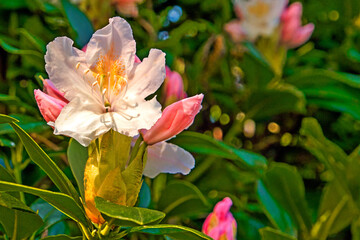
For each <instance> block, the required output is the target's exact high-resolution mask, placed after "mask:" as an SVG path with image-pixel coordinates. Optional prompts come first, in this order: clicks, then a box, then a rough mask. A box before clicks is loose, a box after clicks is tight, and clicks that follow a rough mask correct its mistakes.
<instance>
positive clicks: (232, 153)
mask: <svg viewBox="0 0 360 240" xmlns="http://www.w3.org/2000/svg"><path fill="white" fill-rule="evenodd" d="M171 142H172V143H174V144H176V145H178V146H180V147H182V148H184V149H185V150H188V151H189V152H194V153H201V154H207V155H214V156H218V157H222V158H227V159H231V160H234V161H236V162H237V163H238V164H240V165H241V166H242V167H243V168H245V169H254V170H256V169H258V170H259V169H260V170H261V169H264V168H266V165H267V161H266V159H265V158H264V157H263V156H261V155H259V154H256V153H252V152H250V151H247V150H244V149H236V148H234V147H231V146H229V145H227V144H225V143H223V142H220V141H217V140H215V139H213V138H211V137H209V136H207V135H204V134H200V133H196V132H190V131H186V132H183V133H181V134H179V135H177V136H176V138H174V139H172V140H171Z"/></svg>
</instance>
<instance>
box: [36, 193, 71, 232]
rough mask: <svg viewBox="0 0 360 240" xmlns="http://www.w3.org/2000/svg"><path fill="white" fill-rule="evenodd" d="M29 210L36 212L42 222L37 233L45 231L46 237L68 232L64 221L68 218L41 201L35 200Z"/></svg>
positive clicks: (39, 199)
mask: <svg viewBox="0 0 360 240" xmlns="http://www.w3.org/2000/svg"><path fill="white" fill-rule="evenodd" d="M30 208H31V209H32V210H33V211H35V212H37V213H38V214H39V216H40V217H41V218H42V219H43V221H44V224H43V226H42V227H41V228H40V229H39V230H38V233H43V232H44V231H46V232H47V234H48V235H57V234H62V233H64V232H66V231H67V230H68V224H67V223H66V221H65V220H68V219H69V218H68V217H67V216H66V215H64V214H63V213H62V212H60V211H59V210H57V209H56V208H54V207H53V206H51V205H50V204H49V203H48V202H46V201H44V200H43V199H41V198H38V199H36V200H35V202H33V203H32V204H31V206H30Z"/></svg>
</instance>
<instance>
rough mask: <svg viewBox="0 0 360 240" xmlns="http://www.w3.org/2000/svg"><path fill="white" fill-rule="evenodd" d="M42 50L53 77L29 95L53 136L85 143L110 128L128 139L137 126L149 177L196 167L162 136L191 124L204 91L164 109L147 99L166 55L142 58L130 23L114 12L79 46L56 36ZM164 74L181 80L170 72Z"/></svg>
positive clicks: (157, 53)
mask: <svg viewBox="0 0 360 240" xmlns="http://www.w3.org/2000/svg"><path fill="white" fill-rule="evenodd" d="M47 49H48V52H47V54H46V57H45V59H46V62H47V64H46V69H47V71H48V73H49V77H50V79H51V80H48V79H47V80H44V92H42V91H40V90H35V92H34V93H35V98H36V101H37V103H38V106H39V109H40V112H41V114H42V115H43V117H44V119H45V120H46V121H47V122H48V124H49V125H51V126H52V127H53V128H54V133H55V134H62V135H66V136H70V137H73V138H74V139H76V140H77V141H78V142H79V143H81V144H82V145H84V146H87V145H89V143H90V142H91V141H92V140H94V139H96V138H98V137H99V136H101V135H103V134H104V133H106V132H108V131H109V130H110V129H113V130H115V131H117V132H119V133H121V134H124V135H127V136H130V137H137V136H138V134H139V130H141V132H142V133H143V136H144V140H145V142H146V143H147V144H149V145H150V146H149V147H148V161H147V164H146V167H145V169H144V174H145V175H146V176H149V177H155V176H156V175H157V174H159V173H160V172H168V173H182V174H188V173H189V172H190V170H191V169H192V168H193V167H194V165H195V160H194V158H193V157H192V156H191V154H190V153H188V152H186V151H185V150H183V149H181V148H179V147H177V146H176V145H173V144H170V143H165V142H164V141H165V140H167V139H169V138H171V137H173V136H175V135H176V134H178V133H180V132H181V131H183V130H184V129H186V128H188V127H189V126H190V125H191V124H192V122H193V120H194V118H195V116H196V114H197V113H198V112H199V111H200V109H201V101H202V99H203V95H202V94H201V95H197V96H194V97H191V98H187V99H183V100H181V101H179V102H176V103H174V104H172V105H170V106H168V107H167V108H165V110H164V112H163V113H161V110H160V108H161V106H160V104H159V103H158V102H157V101H156V99H155V98H153V99H152V100H150V101H146V100H144V98H145V97H146V96H148V95H149V94H151V93H153V92H154V91H155V90H156V89H157V88H158V87H159V86H160V85H161V83H162V82H163V80H164V78H165V58H164V57H165V54H164V53H162V52H161V51H160V50H156V49H152V50H151V51H150V54H149V57H148V58H145V59H143V61H141V60H140V59H139V58H138V57H137V56H136V55H135V41H134V40H133V37H132V32H131V28H130V26H129V24H128V23H127V22H126V21H125V20H123V19H121V18H119V17H116V18H113V19H110V24H109V25H107V26H106V27H104V28H103V29H100V30H98V31H97V32H96V33H95V34H94V35H93V37H92V39H91V40H90V42H89V44H88V45H86V47H85V48H84V49H83V51H80V50H78V49H76V48H74V47H72V41H71V40H70V39H68V38H65V37H63V38H57V39H55V41H53V42H52V43H50V44H49V45H48V47H47ZM168 71H169V70H168ZM168 75H171V76H170V78H173V77H172V76H174V75H175V78H178V77H179V76H177V75H176V74H175V73H173V72H168ZM180 78H181V77H180ZM181 97H185V93H184V94H183V95H181ZM160 117H161V118H160ZM159 118H160V119H159ZM158 119H159V120H158ZM155 122H156V124H155ZM154 124H155V125H154ZM153 125H154V126H153ZM147 130H148V131H147Z"/></svg>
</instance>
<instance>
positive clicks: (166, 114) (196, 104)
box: [141, 94, 204, 145]
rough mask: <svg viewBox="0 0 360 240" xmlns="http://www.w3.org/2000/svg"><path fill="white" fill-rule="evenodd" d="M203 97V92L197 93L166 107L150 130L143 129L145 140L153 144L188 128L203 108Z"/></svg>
mask: <svg viewBox="0 0 360 240" xmlns="http://www.w3.org/2000/svg"><path fill="white" fill-rule="evenodd" d="M203 97H204V95H203V94H199V95H195V96H193V97H189V98H185V99H183V100H181V101H178V102H175V103H173V104H171V105H170V106H168V107H166V108H165V109H164V111H163V113H162V116H161V118H160V119H159V120H158V121H157V122H156V123H155V125H154V126H153V127H152V128H150V130H148V131H146V130H142V131H141V133H142V135H143V138H144V141H145V142H146V143H147V144H149V145H152V144H155V143H158V142H162V141H165V140H167V139H170V138H172V137H174V136H175V135H177V134H179V133H180V132H182V131H183V130H184V129H186V128H188V127H189V126H190V125H191V124H192V123H193V121H194V118H195V116H196V114H198V113H199V111H200V109H201V102H202V100H203Z"/></svg>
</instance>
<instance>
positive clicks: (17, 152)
mask: <svg viewBox="0 0 360 240" xmlns="http://www.w3.org/2000/svg"><path fill="white" fill-rule="evenodd" d="M22 153H23V145H22V143H21V142H18V143H17V145H16V148H15V149H14V150H11V159H12V163H13V166H14V177H15V180H16V183H18V184H22V178H21V172H22V169H21V162H22ZM20 200H21V201H22V202H23V203H25V204H26V202H25V195H24V193H23V192H20Z"/></svg>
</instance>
